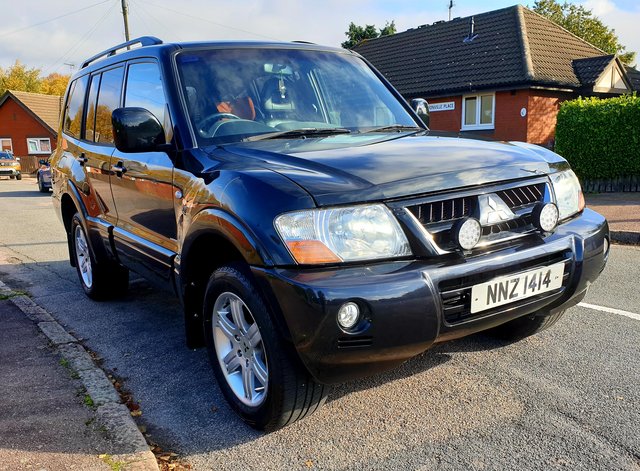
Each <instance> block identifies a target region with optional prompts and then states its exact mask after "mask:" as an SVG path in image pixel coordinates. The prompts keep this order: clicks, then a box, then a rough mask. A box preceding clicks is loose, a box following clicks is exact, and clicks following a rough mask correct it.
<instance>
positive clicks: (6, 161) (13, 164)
mask: <svg viewBox="0 0 640 471" xmlns="http://www.w3.org/2000/svg"><path fill="white" fill-rule="evenodd" d="M0 176H2V177H9V178H10V179H11V180H13V179H14V178H15V179H16V180H22V168H21V166H20V158H19V157H14V156H13V154H12V153H11V152H9V151H5V150H3V151H0Z"/></svg>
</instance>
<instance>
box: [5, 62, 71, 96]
mask: <svg viewBox="0 0 640 471" xmlns="http://www.w3.org/2000/svg"><path fill="white" fill-rule="evenodd" d="M40 72H41V71H40V69H38V68H35V67H34V68H27V66H25V65H24V64H22V63H21V62H20V61H16V62H15V63H14V64H13V65H12V66H11V67H9V68H7V69H4V68H2V67H0V95H2V94H3V93H4V92H5V91H7V90H17V91H20V92H33V93H44V94H46V95H59V96H62V95H64V91H65V90H66V88H67V84H68V83H69V78H70V77H69V75H62V74H58V73H52V74H49V75H48V76H46V77H44V78H43V77H41V76H40Z"/></svg>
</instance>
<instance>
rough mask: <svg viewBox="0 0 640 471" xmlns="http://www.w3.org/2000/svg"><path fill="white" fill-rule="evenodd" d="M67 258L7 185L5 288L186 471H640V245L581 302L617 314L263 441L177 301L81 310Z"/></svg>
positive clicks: (465, 343)
mask: <svg viewBox="0 0 640 471" xmlns="http://www.w3.org/2000/svg"><path fill="white" fill-rule="evenodd" d="M67 260H68V256H67V251H66V242H65V239H64V232H63V229H62V225H61V224H60V222H59V221H58V219H57V217H56V215H55V214H54V212H53V210H52V208H51V201H50V197H49V196H47V195H41V194H40V193H38V192H37V188H36V185H35V182H34V181H33V180H23V181H22V182H17V181H13V180H11V181H9V180H1V181H0V279H2V280H3V281H4V282H5V283H7V284H9V285H10V286H12V287H13V288H18V289H24V290H27V291H28V292H29V293H31V294H32V295H33V297H34V299H35V300H36V302H38V303H39V304H41V305H42V306H43V307H45V308H46V309H47V310H48V311H49V312H51V313H52V314H53V315H54V316H55V317H56V318H57V319H58V320H59V322H60V323H61V324H63V325H65V326H66V327H67V329H68V330H69V331H72V332H74V333H75V334H76V335H77V336H78V337H81V338H83V339H84V342H85V343H86V345H87V346H88V347H89V348H91V349H93V350H94V351H96V352H98V354H99V355H100V356H102V357H103V358H104V367H105V368H106V369H109V370H113V371H115V372H116V373H117V374H118V375H120V376H121V377H123V378H125V386H126V387H127V388H128V389H129V390H131V391H132V392H133V395H134V397H135V398H136V399H137V400H138V401H139V402H140V404H141V407H142V411H143V415H142V417H141V422H142V423H144V424H145V425H146V426H147V428H148V430H149V431H150V432H151V434H152V435H153V437H154V439H155V440H156V441H158V442H159V443H160V444H162V445H164V446H165V447H167V448H170V449H172V450H173V451H176V452H178V453H180V454H181V455H182V456H183V457H184V459H185V460H186V461H187V462H189V463H191V465H192V466H193V469H196V470H200V469H308V468H312V469H341V470H342V469H403V470H404V469H424V470H430V469H452V470H453V469H455V470H459V469H473V470H484V469H486V470H493V469H508V470H511V469H519V470H529V469H530V470H534V469H535V470H537V469H572V470H574V469H584V470H612V469H620V470H640V433H639V431H640V389H639V386H640V293H639V291H638V289H637V283H638V280H640V248H635V247H624V246H614V247H613V248H612V253H611V258H610V261H609V266H608V267H607V269H606V270H605V272H604V273H603V275H602V276H601V278H600V280H599V281H598V283H596V284H595V285H594V286H593V287H592V289H591V291H590V293H589V295H588V297H587V299H585V302H587V303H589V304H591V305H595V306H604V307H608V308H614V309H617V310H620V311H622V312H621V313H610V312H604V311H602V310H597V309H591V308H585V307H580V306H578V307H575V308H573V309H571V310H570V311H569V312H568V313H567V315H565V316H564V318H563V319H561V320H560V321H559V322H558V324H556V326H554V328H552V329H551V330H549V331H547V332H543V333H541V334H539V335H537V336H535V337H533V338H529V339H526V340H524V341H522V342H520V343H516V344H512V345H507V344H503V343H500V342H497V341H495V340H493V339H491V338H488V337H486V336H483V335H475V336H473V337H470V338H467V339H463V340H459V341H454V342H449V343H446V344H442V345H439V346H438V347H436V348H434V349H432V350H430V351H428V352H426V353H424V354H423V355H420V356H419V357H417V358H415V359H413V360H411V361H409V362H407V363H406V364H404V365H403V366H402V367H400V368H399V369H397V370H395V371H393V372H391V373H388V374H384V375H381V376H377V377H374V378H371V379H367V380H363V381H358V382H355V383H351V384H346V385H342V386H339V387H336V388H335V389H334V390H333V391H332V393H331V394H330V396H329V401H328V403H327V404H326V406H325V407H324V408H323V409H321V410H320V411H318V412H317V413H316V414H315V415H313V416H311V417H309V418H307V419H306V420H304V421H302V422H299V423H297V424H294V425H293V426H290V427H288V428H286V429H284V430H281V431H278V432H275V433H272V434H269V435H264V434H260V433H257V432H255V431H253V430H252V429H250V428H249V427H247V426H245V425H244V424H243V423H242V422H241V421H240V420H239V419H237V418H236V417H235V415H234V414H233V413H232V412H231V410H230V409H229V408H228V407H227V405H226V403H225V401H224V400H223V398H222V395H221V393H220V391H219V390H218V388H217V386H216V384H215V380H214V378H213V375H212V373H211V370H210V368H209V365H208V363H207V359H206V355H205V352H204V351H202V350H198V351H190V350H188V349H186V348H185V346H184V342H183V335H182V330H183V326H182V320H181V315H180V307H179V305H178V303H177V301H176V299H175V298H172V297H171V296H169V295H167V294H165V293H163V292H160V291H156V290H155V289H153V288H151V287H149V286H148V285H147V284H146V283H145V282H144V281H142V280H134V281H133V283H132V285H131V289H130V294H129V295H128V296H127V297H126V298H124V299H122V300H119V301H112V302H105V303H96V302H93V301H90V300H89V299H87V298H86V297H85V296H84V294H83V292H82V290H81V289H80V286H79V284H78V281H77V279H76V273H75V271H74V269H72V267H70V266H69V264H68V261H67ZM625 312H626V313H627V315H624V314H625ZM634 314H635V318H634ZM629 316H630V317H629ZM0 446H1V445H0Z"/></svg>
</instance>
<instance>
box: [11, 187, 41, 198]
mask: <svg viewBox="0 0 640 471" xmlns="http://www.w3.org/2000/svg"><path fill="white" fill-rule="evenodd" d="M2 196H3V197H7V198H43V197H47V196H51V191H48V192H47V193H42V192H40V190H38V187H37V186H36V187H34V189H33V191H3V192H2Z"/></svg>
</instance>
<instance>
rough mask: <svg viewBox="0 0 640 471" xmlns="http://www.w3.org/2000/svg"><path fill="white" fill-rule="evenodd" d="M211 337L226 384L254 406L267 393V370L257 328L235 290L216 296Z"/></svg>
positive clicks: (245, 401)
mask: <svg viewBox="0 0 640 471" xmlns="http://www.w3.org/2000/svg"><path fill="white" fill-rule="evenodd" d="M213 320H214V322H212V328H213V341H214V345H215V351H216V356H217V358H218V362H219V363H220V369H221V370H222V374H223V375H224V378H225V379H226V381H227V384H228V385H229V387H230V388H231V390H232V391H233V393H234V394H235V396H236V397H237V398H238V400H240V401H241V402H242V403H243V404H245V405H247V406H251V407H257V406H259V405H260V404H262V402H264V400H265V398H266V396H267V387H268V383H269V370H268V367H267V357H266V352H265V348H264V343H263V341H262V336H261V335H260V329H259V327H258V324H257V323H256V321H255V319H254V318H253V315H252V314H251V311H250V310H249V308H248V307H247V305H246V304H245V303H244V301H243V300H242V299H241V298H240V297H238V296H237V295H235V294H234V293H230V292H224V293H222V294H220V295H219V296H218V298H217V299H216V302H215V304H214V307H213Z"/></svg>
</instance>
